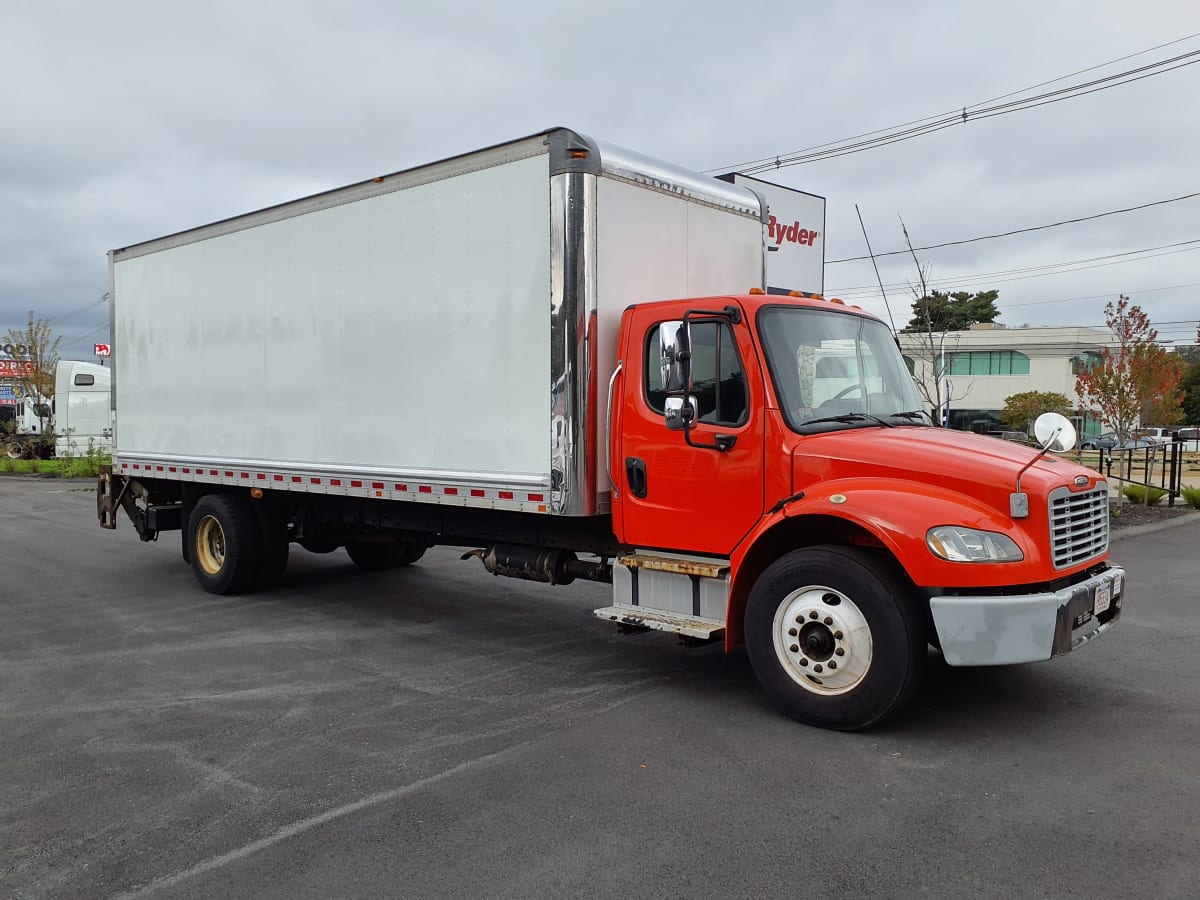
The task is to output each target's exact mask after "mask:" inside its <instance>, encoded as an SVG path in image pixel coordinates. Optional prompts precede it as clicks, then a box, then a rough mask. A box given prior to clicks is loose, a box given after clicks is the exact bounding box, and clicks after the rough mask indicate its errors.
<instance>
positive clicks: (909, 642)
mask: <svg viewBox="0 0 1200 900" xmlns="http://www.w3.org/2000/svg"><path fill="white" fill-rule="evenodd" d="M746 649H747V653H748V654H749V657H750V663H751V665H752V666H753V667H754V673H755V675H757V676H758V680H759V682H760V683H761V684H762V686H763V688H764V690H766V692H767V694H768V695H769V696H770V697H771V698H772V699H773V700H774V701H775V702H776V703H777V704H778V705H779V706H780V707H781V708H782V709H783V710H784V711H785V712H786V713H787V714H788V715H790V716H791V717H792V718H794V719H797V720H799V721H801V722H805V723H807V724H810V725H817V726H820V727H822V728H832V729H835V730H839V731H853V730H857V729H860V728H866V727H868V726H870V725H873V724H876V723H877V722H881V721H883V720H884V719H886V718H887V717H888V716H890V715H892V714H893V713H895V712H897V711H898V710H900V709H901V708H902V707H903V706H904V705H905V704H906V703H907V702H908V700H909V699H910V698H911V697H912V695H913V693H914V691H915V690H916V687H917V684H918V683H919V681H920V674H921V670H922V668H923V665H924V660H925V653H926V650H925V628H924V625H923V619H922V618H921V616H920V615H918V613H917V608H916V604H915V602H914V598H913V596H912V589H911V587H910V586H909V585H908V583H907V582H906V581H905V580H904V579H903V578H902V577H901V576H900V575H899V574H898V573H896V572H894V571H893V568H892V567H891V566H889V565H888V564H887V563H886V562H885V561H882V560H880V559H879V558H877V557H875V556H872V555H870V554H868V553H865V552H863V551H861V550H857V549H855V548H850V547H840V546H825V547H811V548H807V549H804V550H797V551H794V552H792V553H789V554H788V555H786V556H784V557H781V558H780V559H778V560H776V561H775V562H774V563H772V564H771V565H770V566H768V567H767V569H766V571H764V572H763V574H762V576H761V577H760V578H759V579H758V583H757V584H756V585H755V586H754V589H753V590H752V591H751V593H750V599H749V601H748V603H747V606H746Z"/></svg>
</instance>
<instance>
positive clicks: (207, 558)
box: [196, 516, 225, 575]
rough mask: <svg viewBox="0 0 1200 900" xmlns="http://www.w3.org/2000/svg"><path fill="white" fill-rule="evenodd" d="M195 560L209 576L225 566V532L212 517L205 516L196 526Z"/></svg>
mask: <svg viewBox="0 0 1200 900" xmlns="http://www.w3.org/2000/svg"><path fill="white" fill-rule="evenodd" d="M196 559H197V560H198V561H199V563H200V568H202V569H204V571H205V572H207V573H208V574H209V575H216V574H217V573H218V572H220V571H221V567H222V566H223V565H225V531H224V530H223V529H222V528H221V523H220V522H218V521H217V520H216V518H215V517H213V516H205V517H204V518H203V519H201V520H200V524H199V525H197V526H196Z"/></svg>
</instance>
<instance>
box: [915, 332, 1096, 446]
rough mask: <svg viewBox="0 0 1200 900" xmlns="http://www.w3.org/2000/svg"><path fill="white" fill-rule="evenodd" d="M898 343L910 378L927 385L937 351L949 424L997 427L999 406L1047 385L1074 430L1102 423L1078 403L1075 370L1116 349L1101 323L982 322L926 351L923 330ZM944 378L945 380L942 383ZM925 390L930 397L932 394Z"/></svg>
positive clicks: (1086, 432) (974, 428)
mask: <svg viewBox="0 0 1200 900" xmlns="http://www.w3.org/2000/svg"><path fill="white" fill-rule="evenodd" d="M899 337H900V347H901V350H902V351H903V353H904V357H905V360H906V361H907V362H908V363H909V369H910V371H912V373H913V378H914V379H915V380H916V381H917V382H918V383H922V382H923V383H925V384H928V385H932V384H933V383H934V381H933V380H934V378H935V377H936V374H935V371H936V368H935V366H934V357H937V356H939V355H944V357H945V364H944V367H943V375H942V377H943V379H944V381H943V388H942V391H941V396H942V398H943V399H944V398H946V397H947V396H949V407H950V408H949V416H948V419H949V424H950V427H951V428H958V429H961V430H963V431H979V432H987V431H998V430H1003V429H1005V428H1007V427H1008V426H1005V425H1003V424H1001V422H1000V411H1001V410H1002V409H1004V405H1005V402H1006V401H1007V400H1008V398H1009V397H1011V396H1012V395H1013V394H1020V393H1023V392H1025V391H1043V392H1046V391H1053V392H1056V393H1059V394H1063V395H1064V396H1066V397H1067V399H1068V400H1070V401H1071V404H1072V406H1073V407H1074V408H1075V410H1076V417H1075V427H1076V428H1077V429H1078V431H1079V433H1080V435H1081V436H1082V435H1091V434H1096V433H1098V432H1100V431H1102V430H1103V428H1102V425H1101V423H1100V422H1099V421H1098V419H1097V418H1096V417H1095V416H1092V415H1090V414H1087V413H1085V412H1083V411H1081V410H1079V408H1078V407H1079V397H1078V395H1077V394H1076V393H1075V376H1076V374H1077V373H1078V372H1079V370H1080V368H1081V366H1084V365H1087V364H1089V363H1090V362H1093V361H1096V360H1098V359H1099V355H1100V350H1101V349H1102V348H1103V347H1106V346H1107V347H1109V348H1115V347H1116V343H1117V341H1116V337H1115V336H1114V335H1113V334H1112V332H1110V331H1108V330H1107V329H1103V328H1082V327H1076V326H1070V327H1045V328H1007V327H1005V326H1004V325H1000V324H997V323H982V324H979V325H975V326H972V328H971V329H970V330H969V331H949V332H946V334H945V339H944V340H943V339H942V335H941V334H934V336H933V337H934V341H935V342H937V345H938V346H937V347H935V348H934V351H933V353H932V354H931V353H930V351H929V348H928V344H929V336H928V335H921V334H901V335H900V336H899ZM945 382H949V390H947V389H946V386H945ZM933 393H934V392H933V391H932V390H931V391H930V396H933Z"/></svg>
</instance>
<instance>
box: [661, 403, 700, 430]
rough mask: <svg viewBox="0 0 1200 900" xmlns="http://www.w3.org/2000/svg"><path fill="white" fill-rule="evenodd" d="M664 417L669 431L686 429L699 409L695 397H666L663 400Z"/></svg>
mask: <svg viewBox="0 0 1200 900" xmlns="http://www.w3.org/2000/svg"><path fill="white" fill-rule="evenodd" d="M663 411H664V418H665V419H666V422H667V429H668V430H670V431H686V430H687V428H688V426H690V425H691V424H692V423H693V422H695V421H696V418H697V416H698V415H699V412H700V409H699V407H698V406H697V405H696V398H695V397H690V396H689V397H667V398H666V400H664V401H663Z"/></svg>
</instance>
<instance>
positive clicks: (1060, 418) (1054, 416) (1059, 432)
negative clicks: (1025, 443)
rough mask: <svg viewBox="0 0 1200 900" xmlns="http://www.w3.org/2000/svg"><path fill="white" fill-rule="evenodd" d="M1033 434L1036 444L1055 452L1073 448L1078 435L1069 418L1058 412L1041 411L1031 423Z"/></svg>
mask: <svg viewBox="0 0 1200 900" xmlns="http://www.w3.org/2000/svg"><path fill="white" fill-rule="evenodd" d="M1033 436H1034V437H1035V438H1037V442H1038V446H1040V447H1042V448H1043V449H1045V450H1052V451H1053V452H1055V453H1065V452H1066V451H1068V450H1073V449H1074V448H1075V441H1076V440H1078V437H1079V436H1078V435H1077V434H1076V433H1075V426H1074V425H1072V424H1071V420H1070V419H1068V418H1067V417H1066V416H1064V415H1060V414H1059V413H1053V412H1048V413H1042V414H1041V415H1040V416H1038V417H1037V421H1036V422H1034V423H1033Z"/></svg>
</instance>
